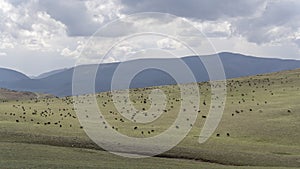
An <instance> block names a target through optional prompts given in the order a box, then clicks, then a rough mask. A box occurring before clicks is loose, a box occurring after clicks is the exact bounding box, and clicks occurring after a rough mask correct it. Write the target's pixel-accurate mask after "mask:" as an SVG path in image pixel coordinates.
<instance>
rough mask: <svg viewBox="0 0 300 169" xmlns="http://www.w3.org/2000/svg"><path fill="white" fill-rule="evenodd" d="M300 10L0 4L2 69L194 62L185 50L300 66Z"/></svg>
mask: <svg viewBox="0 0 300 169" xmlns="http://www.w3.org/2000/svg"><path fill="white" fill-rule="evenodd" d="M299 9H300V1H299V0H234V1H232V0H187V1H183V0H64V1H61V0H0V67H5V68H11V69H15V70H18V71H21V72H23V73H25V74H27V75H38V74H41V73H43V72H47V71H50V70H54V69H59V68H66V67H72V66H74V65H77V64H79V63H80V64H81V63H82V64H88V63H99V62H105V63H107V62H116V61H125V60H129V59H133V58H144V57H174V56H176V57H178V56H186V55H192V54H193V52H191V50H188V49H189V48H187V46H188V47H190V48H193V49H196V51H197V54H210V53H215V52H223V51H227V52H234V53H242V54H246V55H253V56H258V57H270V58H283V59H300V55H299V54H300V10H299ZM149 12H151V13H149ZM155 33H156V34H155Z"/></svg>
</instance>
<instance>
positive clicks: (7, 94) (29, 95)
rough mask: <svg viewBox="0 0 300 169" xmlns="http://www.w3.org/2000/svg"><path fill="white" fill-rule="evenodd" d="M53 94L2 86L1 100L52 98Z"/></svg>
mask: <svg viewBox="0 0 300 169" xmlns="http://www.w3.org/2000/svg"><path fill="white" fill-rule="evenodd" d="M51 97H53V96H52V95H49V94H40V93H33V92H21V91H15V90H9V89H4V88H0V101H4V102H5V101H9V100H29V99H37V98H51Z"/></svg>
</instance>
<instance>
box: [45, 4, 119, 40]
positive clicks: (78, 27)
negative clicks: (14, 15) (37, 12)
mask: <svg viewBox="0 0 300 169" xmlns="http://www.w3.org/2000/svg"><path fill="white" fill-rule="evenodd" d="M39 6H40V8H41V9H43V10H44V11H46V12H47V13H49V14H50V15H51V16H52V17H53V18H54V19H56V20H57V21H60V22H62V23H63V24H65V25H66V26H67V32H68V35H69V36H90V35H92V34H93V33H95V32H96V31H97V30H98V29H99V28H100V27H101V25H103V24H105V23H106V22H108V21H110V20H112V19H114V18H117V17H119V16H120V14H119V13H118V11H119V8H120V7H118V5H117V4H115V2H114V1H109V0H100V1H92V0H90V1H81V0H64V1H54V0H42V1H39Z"/></svg>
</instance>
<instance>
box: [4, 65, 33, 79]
mask: <svg viewBox="0 0 300 169" xmlns="http://www.w3.org/2000/svg"><path fill="white" fill-rule="evenodd" d="M28 79H30V78H29V77H27V76H26V75H25V74H23V73H21V72H18V71H15V70H11V69H6V68H0V82H12V81H18V80H28Z"/></svg>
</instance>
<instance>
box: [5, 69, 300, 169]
mask: <svg viewBox="0 0 300 169" xmlns="http://www.w3.org/2000/svg"><path fill="white" fill-rule="evenodd" d="M299 76H300V70H299V69H298V70H293V71H285V72H279V73H272V74H266V75H259V76H252V77H244V78H238V79H230V80H228V81H227V90H228V93H227V101H226V105H225V111H224V114H223V118H222V121H221V123H220V125H219V127H218V128H217V130H216V132H215V133H214V135H213V136H212V137H211V138H210V139H209V140H208V141H207V142H205V143H204V144H199V143H198V139H199V133H200V131H201V128H202V127H203V124H204V122H205V120H206V118H205V117H206V116H207V111H208V109H209V107H210V99H211V97H212V96H211V93H210V84H209V83H199V89H200V91H201V101H200V103H199V105H200V110H201V111H200V112H199V113H198V118H197V121H196V123H195V124H194V125H193V128H192V130H191V131H190V133H189V134H188V136H187V137H186V138H185V139H184V140H183V141H182V142H181V143H180V144H179V145H177V146H176V147H175V148H173V149H171V150H170V151H168V152H166V153H164V154H161V155H159V156H158V157H151V158H146V159H128V158H124V157H119V156H115V155H112V154H110V153H108V152H106V151H103V150H102V149H101V148H100V147H98V146H97V145H95V144H94V143H93V142H92V141H91V140H90V139H89V138H88V137H87V135H86V134H85V133H84V131H83V128H84V127H85V126H81V125H80V124H79V122H78V118H77V115H76V113H75V112H74V107H73V105H72V102H73V99H72V98H71V97H64V98H42V99H31V100H23V101H21V100H19V101H8V102H3V103H0V107H1V108H0V119H1V121H0V135H1V137H0V149H1V151H0V168H24V167H25V168H42V167H43V168H76V167H77V168H197V169H198V168H221V169H223V168H224V169H229V168H236V169H240V168H246V169H248V168H249V169H258V168H271V167H272V168H275V169H279V168H299V166H300V142H299V140H300V113H299V112H300V105H299V104H298V102H299V101H298V100H300V92H299V91H300V89H299V87H298V84H300V79H299ZM152 89H161V90H162V91H164V92H165V94H166V95H167V108H166V109H167V111H166V112H165V113H164V114H163V115H162V116H161V117H160V118H158V119H157V120H156V121H154V122H151V123H146V124H140V123H138V124H136V123H133V122H131V121H130V120H127V119H125V118H123V117H122V116H121V115H120V114H119V113H116V112H117V110H116V108H115V107H114V105H113V104H112V102H111V99H112V98H111V94H110V93H109V92H104V93H99V94H97V95H96V97H97V102H98V105H99V108H100V109H101V110H103V111H104V112H106V113H105V119H106V120H107V121H108V122H109V123H110V125H111V126H113V128H114V129H115V130H118V132H120V133H123V134H126V135H128V136H134V137H142V138H143V137H152V136H155V135H158V134H159V133H160V132H162V131H164V130H166V129H167V128H168V127H169V125H170V124H171V123H172V122H173V121H174V119H175V118H176V116H177V110H178V108H179V106H180V105H179V104H178V103H177V102H176V100H178V99H180V93H179V89H178V87H177V86H174V85H170V86H159V87H151V88H140V89H131V90H130V94H131V95H130V97H131V100H132V101H133V102H135V103H134V105H135V107H136V108H137V109H139V110H143V109H148V108H149V107H150V102H151V101H150V100H149V98H148V96H149V94H150V92H151V90H152ZM86 102H87V103H89V100H86ZM186 111H194V110H186ZM87 118H89V117H87ZM121 119H122V120H121ZM149 131H150V132H149ZM148 132H149V133H148Z"/></svg>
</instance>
